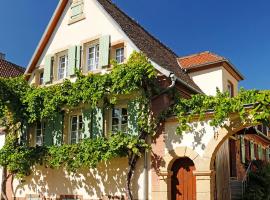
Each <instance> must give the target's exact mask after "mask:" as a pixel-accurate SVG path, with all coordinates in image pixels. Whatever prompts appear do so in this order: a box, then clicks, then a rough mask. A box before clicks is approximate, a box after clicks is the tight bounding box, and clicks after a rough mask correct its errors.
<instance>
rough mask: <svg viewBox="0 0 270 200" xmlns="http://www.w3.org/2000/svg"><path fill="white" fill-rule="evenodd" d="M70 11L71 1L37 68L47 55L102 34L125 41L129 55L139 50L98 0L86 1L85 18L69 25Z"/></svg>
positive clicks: (40, 66)
mask: <svg viewBox="0 0 270 200" xmlns="http://www.w3.org/2000/svg"><path fill="white" fill-rule="evenodd" d="M70 2H71V1H70ZM69 12H70V3H68V4H67V7H66V8H65V10H64V13H63V15H62V17H61V18H60V20H59V22H58V24H57V27H56V29H55V31H54V33H53V35H52V37H51V38H50V40H49V42H48V44H47V46H46V48H45V50H44V52H43V53H42V56H41V57H40V59H39V61H38V63H37V68H43V67H44V64H45V56H46V55H50V54H55V53H58V52H61V51H63V50H67V49H68V48H69V47H70V46H73V45H80V44H81V45H83V44H85V43H87V42H90V41H92V40H95V39H97V38H99V37H100V36H102V35H110V36H111V43H112V44H116V43H117V42H118V41H119V42H123V41H124V42H125V51H126V56H127V57H128V56H129V55H130V54H131V53H132V52H133V51H134V50H138V48H137V47H136V46H135V45H134V44H133V43H132V42H131V40H130V39H129V38H128V37H127V36H126V35H125V34H124V32H123V31H122V30H121V28H120V26H119V25H118V24H117V23H116V22H115V21H114V20H113V19H112V18H111V16H109V14H107V13H106V12H105V11H104V9H103V8H102V6H101V5H100V4H99V3H98V2H97V1H96V0H85V1H84V13H85V19H83V20H81V21H78V22H76V23H73V24H70V25H69V18H70V13H69ZM29 82H30V83H34V82H35V80H34V73H33V74H32V76H31V78H30V80H29Z"/></svg>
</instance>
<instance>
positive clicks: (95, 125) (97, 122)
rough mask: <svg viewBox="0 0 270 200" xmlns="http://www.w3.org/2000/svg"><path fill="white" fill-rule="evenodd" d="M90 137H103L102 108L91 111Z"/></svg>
mask: <svg viewBox="0 0 270 200" xmlns="http://www.w3.org/2000/svg"><path fill="white" fill-rule="evenodd" d="M92 120H93V121H92V137H94V138H95V137H99V136H102V135H103V110H102V108H98V107H96V108H94V109H93V110H92Z"/></svg>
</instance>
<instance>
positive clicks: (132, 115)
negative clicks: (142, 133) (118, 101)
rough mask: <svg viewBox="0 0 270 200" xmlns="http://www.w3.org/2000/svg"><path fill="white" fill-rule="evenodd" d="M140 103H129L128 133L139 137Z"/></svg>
mask: <svg viewBox="0 0 270 200" xmlns="http://www.w3.org/2000/svg"><path fill="white" fill-rule="evenodd" d="M138 109H139V108H138V103H137V102H136V101H129V102H128V133H130V134H133V135H137V134H138V133H139V127H138Z"/></svg>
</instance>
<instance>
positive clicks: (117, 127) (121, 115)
mask: <svg viewBox="0 0 270 200" xmlns="http://www.w3.org/2000/svg"><path fill="white" fill-rule="evenodd" d="M127 127H128V113H127V109H126V108H114V109H113V110H112V132H117V131H123V132H127Z"/></svg>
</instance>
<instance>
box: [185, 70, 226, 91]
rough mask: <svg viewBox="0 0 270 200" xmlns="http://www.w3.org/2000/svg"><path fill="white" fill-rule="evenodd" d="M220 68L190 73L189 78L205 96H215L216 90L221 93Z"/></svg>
mask: <svg viewBox="0 0 270 200" xmlns="http://www.w3.org/2000/svg"><path fill="white" fill-rule="evenodd" d="M222 73H223V71H222V67H216V68H212V69H206V70H202V71H197V72H192V73H190V74H189V75H190V77H191V78H192V79H193V81H194V82H195V83H196V84H197V85H198V86H199V87H200V88H201V90H202V91H203V92H204V93H205V94H207V95H212V96H215V95H216V88H218V89H219V90H220V91H223V83H222V76H223V75H222Z"/></svg>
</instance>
